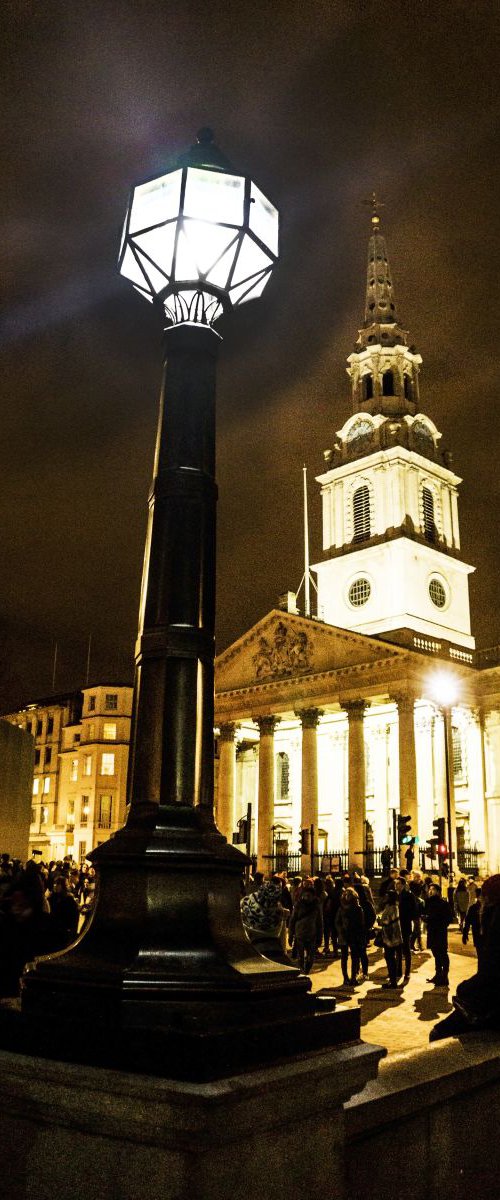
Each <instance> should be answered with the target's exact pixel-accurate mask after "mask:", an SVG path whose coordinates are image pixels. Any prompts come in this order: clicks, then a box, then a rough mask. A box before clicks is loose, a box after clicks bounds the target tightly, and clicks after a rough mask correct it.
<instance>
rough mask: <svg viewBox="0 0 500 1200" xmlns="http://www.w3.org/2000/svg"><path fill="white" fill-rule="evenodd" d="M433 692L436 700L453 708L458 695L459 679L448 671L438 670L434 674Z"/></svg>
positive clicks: (446, 706)
mask: <svg viewBox="0 0 500 1200" xmlns="http://www.w3.org/2000/svg"><path fill="white" fill-rule="evenodd" d="M431 694H432V696H433V698H434V700H436V702H437V703H438V704H439V705H441V706H442V707H444V708H451V706H452V705H453V704H455V702H456V700H457V696H458V686H457V681H456V679H455V677H454V676H453V675H450V673H449V672H448V671H437V672H436V674H435V675H433V676H432V680H431Z"/></svg>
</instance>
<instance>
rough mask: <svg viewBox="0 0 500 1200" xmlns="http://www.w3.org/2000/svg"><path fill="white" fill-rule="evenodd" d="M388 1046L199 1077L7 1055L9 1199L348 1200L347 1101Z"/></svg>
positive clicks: (0, 1112)
mask: <svg viewBox="0 0 500 1200" xmlns="http://www.w3.org/2000/svg"><path fill="white" fill-rule="evenodd" d="M384 1053H385V1051H383V1050H382V1049H381V1048H380V1047H376V1046H368V1045H365V1044H363V1043H362V1042H358V1043H356V1044H353V1045H347V1046H343V1047H341V1048H337V1049H331V1050H328V1051H326V1052H319V1053H316V1054H312V1055H307V1056H304V1057H302V1058H298V1059H295V1060H291V1061H287V1062H283V1063H282V1064H281V1065H276V1066H273V1067H272V1068H267V1069H265V1070H261V1071H256V1072H249V1073H248V1074H244V1075H239V1076H233V1077H232V1078H228V1079H225V1080H218V1081H216V1082H213V1083H203V1084H194V1083H180V1082H177V1081H175V1082H174V1081H171V1080H166V1079H157V1078H151V1077H149V1076H144V1075H131V1074H125V1073H122V1072H120V1071H110V1070H103V1069H100V1068H95V1067H82V1066H77V1065H74V1064H66V1063H59V1062H54V1061H50V1060H48V1059H41V1058H30V1057H28V1056H24V1055H18V1054H9V1053H7V1052H3V1051H2V1052H0V1153H1V1161H2V1172H3V1177H4V1179H5V1181H6V1182H7V1181H8V1184H7V1186H8V1195H9V1200H32V1198H33V1200H70V1198H71V1200H88V1198H89V1196H95V1197H97V1198H98V1200H106V1198H107V1197H109V1198H110V1200H111V1198H112V1200H239V1198H240V1197H241V1198H243V1197H245V1198H247V1197H252V1196H257V1195H265V1197H266V1200H278V1198H279V1200H281V1198H283V1200H284V1198H285V1197H287V1198H288V1200H293V1198H294V1197H297V1198H299V1197H301V1196H303V1195H307V1197H308V1200H324V1197H325V1194H326V1192H325V1188H326V1191H327V1192H328V1195H329V1196H334V1197H335V1198H336V1200H341V1198H342V1196H343V1195H344V1111H343V1107H342V1105H343V1103H344V1101H346V1100H347V1099H348V1098H349V1097H350V1096H352V1095H353V1094H354V1093H357V1092H359V1091H361V1090H362V1088H363V1087H364V1086H365V1084H366V1082H367V1081H368V1080H369V1079H373V1078H374V1077H375V1076H376V1073H377V1067H378V1062H379V1059H380V1057H381V1056H382V1055H383V1054H384Z"/></svg>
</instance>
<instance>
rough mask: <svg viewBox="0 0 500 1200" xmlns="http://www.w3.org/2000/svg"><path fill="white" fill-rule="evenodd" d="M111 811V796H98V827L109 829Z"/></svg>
mask: <svg viewBox="0 0 500 1200" xmlns="http://www.w3.org/2000/svg"><path fill="white" fill-rule="evenodd" d="M112 811H113V798H112V796H99V815H98V820H97V824H98V826H99V829H111V816H112Z"/></svg>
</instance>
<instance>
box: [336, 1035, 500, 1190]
mask: <svg viewBox="0 0 500 1200" xmlns="http://www.w3.org/2000/svg"><path fill="white" fill-rule="evenodd" d="M499 1105H500V1035H499V1034H498V1033H478V1034H467V1036H465V1037H463V1038H462V1039H460V1040H458V1039H454V1038H453V1039H452V1038H450V1039H447V1040H446V1041H443V1042H436V1043H434V1044H433V1045H431V1046H429V1048H428V1049H426V1050H415V1051H411V1050H410V1051H407V1052H406V1053H404V1054H397V1055H392V1056H391V1057H390V1058H389V1059H387V1060H386V1061H385V1062H381V1064H380V1068H379V1075H378V1078H377V1079H376V1080H373V1081H372V1082H371V1083H368V1084H367V1086H366V1088H365V1089H364V1091H363V1092H362V1093H360V1094H359V1095H357V1096H354V1097H353V1098H352V1099H351V1100H350V1101H348V1103H347V1104H346V1107H345V1116H346V1171H347V1189H346V1200H367V1198H369V1197H379V1196H380V1197H382V1196H386V1195H387V1196H389V1197H390V1200H403V1198H404V1200H408V1198H409V1197H411V1200H445V1198H446V1200H464V1197H466V1196H468V1195H473V1196H475V1197H477V1198H478V1200H482V1197H486V1196H488V1197H490V1196H498V1194H499V1187H500V1184H499V1179H500V1142H499V1139H498V1113H499Z"/></svg>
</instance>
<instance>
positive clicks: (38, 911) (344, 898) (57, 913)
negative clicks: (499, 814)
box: [0, 853, 500, 1038]
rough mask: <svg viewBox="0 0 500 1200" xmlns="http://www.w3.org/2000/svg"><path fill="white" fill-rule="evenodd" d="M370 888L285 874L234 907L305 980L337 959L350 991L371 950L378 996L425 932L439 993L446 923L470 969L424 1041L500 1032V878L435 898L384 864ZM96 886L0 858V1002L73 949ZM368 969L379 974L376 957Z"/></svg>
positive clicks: (81, 875) (255, 883)
mask: <svg viewBox="0 0 500 1200" xmlns="http://www.w3.org/2000/svg"><path fill="white" fill-rule="evenodd" d="M378 882H379V886H378V888H377V889H376V891H375V893H374V892H373V891H372V888H371V885H370V882H369V880H368V878H367V877H366V876H364V875H361V874H359V873H358V872H355V871H354V872H352V873H349V872H344V873H343V874H342V875H339V876H337V877H335V878H333V877H332V876H330V875H327V876H323V875H318V876H316V877H315V878H302V876H297V877H295V878H293V879H288V878H287V875H286V872H283V873H281V874H275V875H273V876H272V878H268V879H265V878H264V876H263V875H262V874H259V872H255V874H254V876H253V878H250V880H249V881H248V883H247V885H246V888H245V889H244V894H243V895H242V899H241V917H242V922H243V928H244V930H245V932H246V934H247V937H248V938H249V940H250V941H251V942H252V943H253V944H254V945H255V946H256V948H257V949H258V950H259V951H260V952H261V953H262V954H263V955H265V956H266V957H267V958H270V959H272V960H274V961H277V962H282V963H290V961H291V962H294V963H296V965H297V966H298V967H299V968H300V970H301V971H303V972H304V973H305V974H310V972H311V971H312V969H313V966H314V963H315V961H317V960H318V959H320V960H321V961H322V962H324V961H325V960H327V959H331V960H335V959H337V960H339V963H340V968H341V973H342V985H341V986H342V987H345V988H349V989H356V988H357V987H358V986H359V985H360V984H361V983H363V982H364V981H366V980H367V979H368V978H369V960H368V947H369V946H370V945H371V943H374V945H375V946H377V947H380V948H381V950H382V951H383V955H384V958H385V963H386V968H387V978H386V979H385V981H384V982H383V983H382V988H390V989H394V988H404V987H405V985H406V984H407V983H408V982H409V979H410V974H411V969H412V955H414V954H419V953H420V952H421V951H422V950H423V949H424V942H423V937H424V933H425V938H426V946H425V949H427V950H428V951H430V952H431V953H432V956H433V961H434V973H433V975H432V976H431V977H430V978H429V982H430V983H433V984H435V986H436V987H440V986H441V987H445V988H446V987H448V985H449V965H450V960H449V954H448V929H449V926H450V924H451V923H452V922H454V923H455V924H456V925H457V926H458V927H459V930H460V932H461V936H462V941H463V943H464V944H466V943H467V941H468V939H469V937H470V938H471V940H472V943H473V946H474V948H475V951H476V954H477V968H478V969H477V973H476V974H475V975H473V976H472V978H471V979H468V980H465V981H464V982H463V983H461V984H459V986H458V988H457V995H456V996H455V997H454V998H453V1002H454V1010H453V1013H452V1014H450V1016H449V1017H447V1018H445V1020H444V1021H441V1022H440V1023H439V1024H438V1025H437V1026H435V1027H434V1030H433V1033H432V1037H433V1038H435V1037H444V1036H446V1035H447V1034H448V1032H456V1031H459V1030H461V1029H464V1028H471V1027H483V1026H485V1025H486V1026H495V1027H497V1026H500V875H493V876H490V878H489V879H487V880H486V881H485V882H484V883H482V884H480V882H479V881H478V880H477V879H473V878H469V879H465V878H460V879H459V880H458V882H457V884H456V886H455V885H454V883H453V881H452V880H449V881H448V882H447V890H446V895H444V894H443V890H442V886H441V880H437V879H436V878H433V877H432V876H425V875H424V874H423V873H422V872H421V871H417V870H415V871H413V870H401V869H400V870H398V869H397V868H391V867H390V866H389V864H387V867H386V871H385V874H384V876H383V878H382V880H381V881H378ZM242 887H243V885H242ZM94 889H95V879H94V870H93V868H92V867H91V866H89V865H87V864H84V865H83V866H78V865H77V864H76V863H75V862H73V861H72V859H71V858H70V857H67V858H65V859H63V860H62V861H59V862H50V863H49V864H48V865H45V864H44V863H41V862H38V861H36V860H35V859H34V858H33V859H30V860H29V861H28V862H26V863H24V864H23V863H21V862H20V861H16V860H14V861H13V860H12V859H11V858H10V856H9V854H7V853H4V854H2V855H0V997H9V996H16V995H18V993H19V981H20V977H21V975H22V971H23V969H24V967H25V965H26V963H28V962H31V961H32V960H33V959H34V958H35V957H37V956H38V955H42V954H50V953H53V952H55V951H58V950H63V949H64V948H65V947H66V946H68V945H70V944H71V943H72V942H73V941H74V940H75V938H76V937H77V935H78V933H79V932H80V931H81V928H82V926H83V924H84V922H85V919H86V917H87V916H88V914H89V913H90V912H91V909H92V905H93V900H94ZM420 961H421V960H419V964H420ZM376 970H377V977H378V971H379V956H377V961H376ZM442 1030H443V1031H444V1032H441V1031H442Z"/></svg>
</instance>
